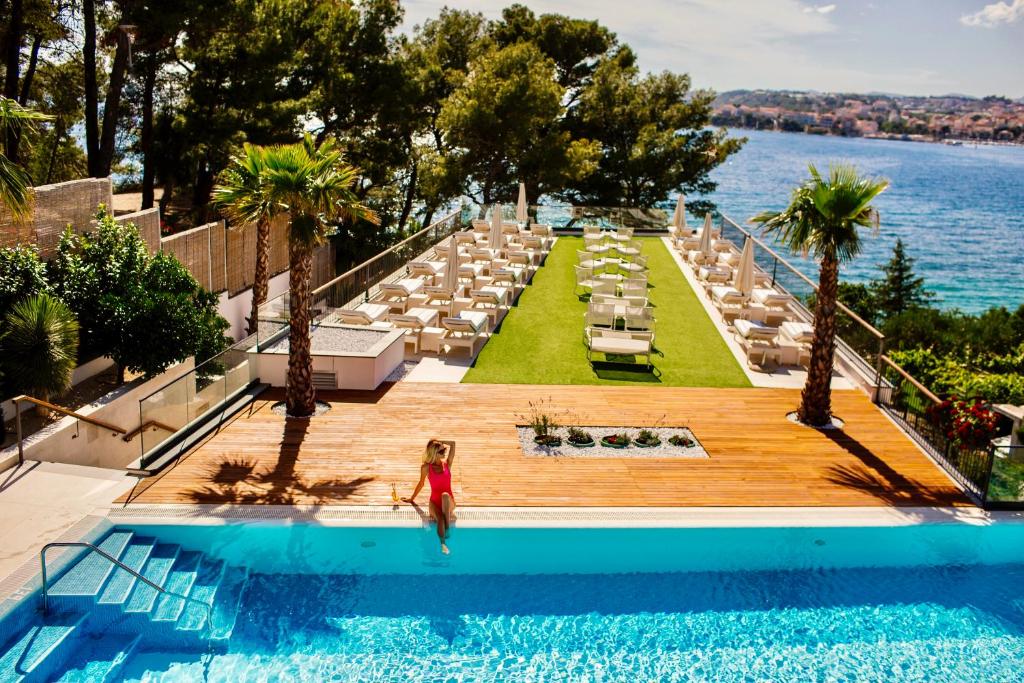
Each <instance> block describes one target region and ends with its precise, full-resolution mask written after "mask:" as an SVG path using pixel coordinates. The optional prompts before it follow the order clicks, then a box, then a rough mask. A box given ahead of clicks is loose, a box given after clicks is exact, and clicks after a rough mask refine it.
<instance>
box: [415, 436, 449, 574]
mask: <svg viewBox="0 0 1024 683" xmlns="http://www.w3.org/2000/svg"><path fill="white" fill-rule="evenodd" d="M454 461H455V442H454V441H441V440H440V439H431V440H430V441H428V442H427V450H426V451H424V453H423V466H422V467H420V480H419V483H417V484H416V488H415V489H413V492H412V495H411V496H409V497H408V498H403V499H402V500H403V501H405V502H406V503H412V502H413V501H414V500H416V496H417V495H419V492H420V491H421V490H423V482H425V481H428V480H429V481H430V516H431V518H432V519H434V521H436V522H437V537H438V538H439V539H441V552H442V553H444V554H445V555H447V554H448V546H447V545H445V539H446V538H447V537H448V528H449V527H450V526H451V524H452V512H453V511H454V510H455V496H454V495H453V494H452V463H453V462H454Z"/></svg>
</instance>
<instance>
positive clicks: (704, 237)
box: [697, 214, 715, 261]
mask: <svg viewBox="0 0 1024 683" xmlns="http://www.w3.org/2000/svg"><path fill="white" fill-rule="evenodd" d="M710 223H711V214H708V217H707V218H706V219H705V220H704V229H703V230H701V232H700V245H698V247H697V251H699V252H700V253H701V256H702V257H703V259H704V261H713V260H714V259H715V250H714V248H713V247H712V246H711V227H710V225H709V224H710Z"/></svg>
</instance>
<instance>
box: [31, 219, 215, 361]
mask: <svg viewBox="0 0 1024 683" xmlns="http://www.w3.org/2000/svg"><path fill="white" fill-rule="evenodd" d="M96 218H97V227H96V230H95V231H94V232H93V233H91V234H89V235H76V234H74V233H72V232H70V231H68V232H66V233H65V234H64V236H63V237H62V238H61V242H60V246H59V248H58V253H57V257H56V258H55V259H54V261H53V262H52V263H51V281H52V282H53V287H54V290H55V291H56V293H57V294H58V295H59V296H60V297H61V299H63V300H64V302H65V303H67V304H68V306H69V307H70V308H71V309H72V310H73V311H74V312H75V313H76V314H77V315H78V320H79V324H80V326H81V330H82V346H83V347H85V348H86V349H87V352H88V353H83V354H82V355H83V356H88V355H89V354H103V355H106V356H110V357H111V358H112V359H113V360H114V362H115V363H117V366H118V374H119V379H123V376H124V370H125V369H128V370H131V371H133V372H140V373H143V374H145V375H155V374H158V373H160V372H163V371H164V370H166V369H167V368H168V367H169V366H170V365H172V364H174V363H176V362H179V361H182V360H184V359H185V358H187V357H189V356H193V355H194V356H197V359H198V360H200V361H201V360H203V359H204V357H210V356H212V355H214V354H216V353H218V352H219V351H221V350H223V349H224V348H225V347H226V344H227V340H226V339H225V338H224V331H225V330H226V329H227V327H228V324H227V321H225V320H224V319H223V318H221V317H220V315H218V313H217V297H216V296H215V295H214V294H212V293H211V292H208V291H207V290H205V289H203V288H202V287H201V286H200V285H199V283H198V282H196V280H195V278H193V277H192V275H191V274H190V273H189V272H188V270H187V269H186V268H185V267H184V266H183V265H182V264H181V263H179V262H178V260H177V259H175V258H174V257H173V256H170V255H168V254H163V253H160V254H157V255H156V256H152V257H151V256H150V255H149V252H148V251H147V249H146V245H145V242H143V240H142V238H141V237H140V235H139V232H138V230H137V229H136V227H135V226H134V225H132V224H130V223H128V224H118V223H117V222H116V221H114V217H113V216H112V215H110V214H109V213H107V212H106V210H104V209H103V208H102V207H101V209H100V212H99V213H98V214H97V217H96Z"/></svg>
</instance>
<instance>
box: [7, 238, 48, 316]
mask: <svg viewBox="0 0 1024 683" xmlns="http://www.w3.org/2000/svg"><path fill="white" fill-rule="evenodd" d="M49 289H50V286H49V284H48V282H47V280H46V265H45V264H44V263H43V262H42V261H41V260H40V259H39V252H38V251H37V250H36V248H35V247H34V246H30V245H27V244H19V245H17V246H13V247H5V248H3V249H0V311H9V310H11V308H12V307H13V306H14V304H15V303H17V302H18V301H21V300H22V299H25V298H27V297H30V296H33V295H35V294H41V293H44V292H49ZM2 331H3V329H2V327H0V332H2Z"/></svg>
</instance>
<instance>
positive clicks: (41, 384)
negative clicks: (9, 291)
mask: <svg viewBox="0 0 1024 683" xmlns="http://www.w3.org/2000/svg"><path fill="white" fill-rule="evenodd" d="M5 326H6V328H7V332H6V334H5V335H4V338H3V362H4V372H5V374H6V375H7V381H8V383H9V384H11V385H13V386H14V387H17V390H18V391H21V392H23V393H26V394H29V395H31V396H34V397H35V398H38V399H41V400H43V401H47V400H49V398H50V396H52V395H54V394H61V393H63V392H64V391H66V390H67V389H68V387H70V386H71V373H72V372H73V371H74V369H75V363H76V360H77V357H78V321H77V320H76V319H75V314H74V313H72V312H71V309H69V308H68V307H67V306H66V305H64V302H62V301H61V300H60V299H57V298H56V297H52V296H50V295H49V294H37V295H35V296H31V297H29V298H27V299H23V300H22V301H19V302H18V303H16V304H14V306H13V307H12V308H11V310H10V312H8V314H7V317H6V319H5ZM37 411H38V412H39V413H40V414H41V415H43V416H45V415H46V413H47V411H46V409H45V408H42V407H41V406H40V407H37Z"/></svg>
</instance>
